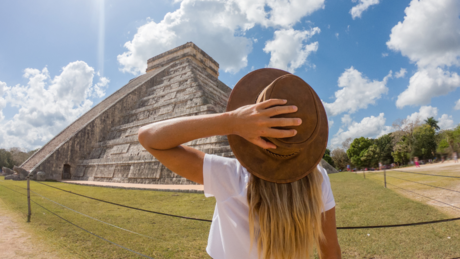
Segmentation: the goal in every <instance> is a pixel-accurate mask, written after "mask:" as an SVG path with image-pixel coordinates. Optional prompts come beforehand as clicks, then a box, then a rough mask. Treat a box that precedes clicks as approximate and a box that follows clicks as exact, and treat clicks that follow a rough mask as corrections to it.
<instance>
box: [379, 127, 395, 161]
mask: <svg viewBox="0 0 460 259" xmlns="http://www.w3.org/2000/svg"><path fill="white" fill-rule="evenodd" d="M374 142H375V144H376V145H377V147H378V148H379V151H380V152H379V162H382V164H384V165H388V164H391V163H393V161H394V160H393V156H392V155H391V152H392V151H393V135H392V133H389V134H386V135H383V136H381V137H380V138H378V139H376V140H375V141H374Z"/></svg>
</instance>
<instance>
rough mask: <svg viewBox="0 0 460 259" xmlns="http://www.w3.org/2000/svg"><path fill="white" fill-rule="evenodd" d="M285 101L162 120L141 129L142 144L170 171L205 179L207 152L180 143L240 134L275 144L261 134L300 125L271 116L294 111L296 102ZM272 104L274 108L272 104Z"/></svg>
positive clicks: (279, 134)
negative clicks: (286, 102) (287, 102)
mask: <svg viewBox="0 0 460 259" xmlns="http://www.w3.org/2000/svg"><path fill="white" fill-rule="evenodd" d="M284 103H285V102H284V101H283V100H280V99H270V100H267V101H264V102H261V103H258V104H254V105H246V106H243V107H240V108H238V109H236V110H234V111H231V112H225V113H217V114H206V115H199V116H190V117H181V118H176V119H170V120H165V121H160V122H156V123H152V124H149V125H146V126H143V127H141V128H140V129H139V132H138V139H139V142H140V143H141V145H142V146H143V147H144V148H145V149H146V150H147V151H148V152H150V153H151V154H152V155H153V156H155V157H156V158H157V159H158V160H159V161H160V162H161V163H162V164H163V165H165V166H166V167H167V168H169V169H170V170H171V171H173V172H175V173H177V174H179V175H181V176H183V177H185V178H187V179H189V180H192V181H194V182H197V183H201V184H202V183H203V159H204V153H203V152H201V151H199V150H197V149H194V148H191V147H188V146H183V145H181V144H183V143H186V142H189V141H192V140H194V139H199V138H205V137H210V136H215V135H230V134H237V135H240V136H241V137H243V138H245V139H246V140H248V141H250V142H251V143H253V144H255V145H258V146H260V147H262V148H266V149H268V148H276V146H275V145H274V144H272V143H270V142H267V141H265V140H263V139H262V138H261V136H263V137H273V138H285V137H292V136H294V135H295V134H296V132H295V130H280V129H273V128H272V127H282V126H292V125H300V123H301V121H300V119H298V120H297V119H294V118H271V117H272V116H275V115H278V114H282V113H291V112H295V111H296V110H297V108H294V107H293V106H277V107H271V106H273V105H282V104H284ZM270 107H271V108H270Z"/></svg>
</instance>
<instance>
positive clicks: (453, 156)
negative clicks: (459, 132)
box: [452, 152, 458, 163]
mask: <svg viewBox="0 0 460 259" xmlns="http://www.w3.org/2000/svg"><path fill="white" fill-rule="evenodd" d="M452 159H453V160H454V163H458V156H457V152H454V153H453V154H452Z"/></svg>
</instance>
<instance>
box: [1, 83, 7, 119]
mask: <svg viewBox="0 0 460 259" xmlns="http://www.w3.org/2000/svg"><path fill="white" fill-rule="evenodd" d="M4 88H6V83H4V82H2V81H0V122H1V121H2V120H3V119H4V118H5V116H4V115H3V108H5V106H6V100H5V99H3V97H2V96H3V92H4V90H3V89H4Z"/></svg>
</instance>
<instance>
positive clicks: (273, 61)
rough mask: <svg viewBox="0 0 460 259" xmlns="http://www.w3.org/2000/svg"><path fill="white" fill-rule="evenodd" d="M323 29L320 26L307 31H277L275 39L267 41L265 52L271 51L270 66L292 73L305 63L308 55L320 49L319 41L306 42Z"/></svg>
mask: <svg viewBox="0 0 460 259" xmlns="http://www.w3.org/2000/svg"><path fill="white" fill-rule="evenodd" d="M320 31H321V30H320V29H319V28H318V27H315V28H312V29H310V30H305V31H297V30H294V29H282V30H278V31H275V33H274V39H273V40H272V41H267V42H266V44H265V48H264V52H265V53H270V54H271V57H270V63H269V64H268V66H269V67H275V68H279V69H283V70H287V71H289V72H291V73H294V71H295V70H296V69H297V68H299V67H301V66H302V65H304V64H305V63H306V61H307V57H308V55H310V53H312V52H316V51H317V50H318V42H317V41H316V42H313V43H310V44H308V45H307V44H305V45H304V43H305V42H306V41H307V40H308V39H310V38H311V37H312V36H313V35H315V34H317V33H319V32H320Z"/></svg>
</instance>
